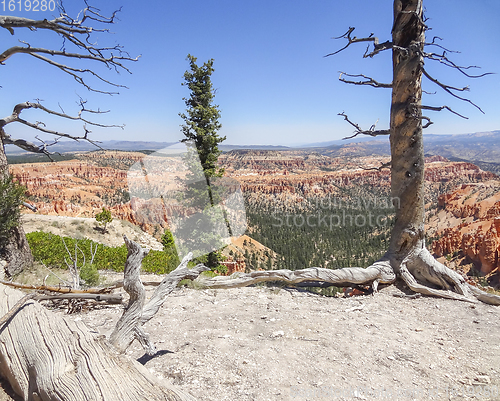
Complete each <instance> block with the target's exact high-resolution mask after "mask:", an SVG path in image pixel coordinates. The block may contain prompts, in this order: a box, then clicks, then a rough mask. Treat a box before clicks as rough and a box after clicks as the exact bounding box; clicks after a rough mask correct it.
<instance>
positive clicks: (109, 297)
mask: <svg viewBox="0 0 500 401" xmlns="http://www.w3.org/2000/svg"><path fill="white" fill-rule="evenodd" d="M33 299H35V300H37V301H50V300H55V299H92V300H94V301H98V302H107V303H109V304H121V303H122V301H123V297H122V296H121V295H120V294H58V295H45V294H38V295H36V296H34V297H33Z"/></svg>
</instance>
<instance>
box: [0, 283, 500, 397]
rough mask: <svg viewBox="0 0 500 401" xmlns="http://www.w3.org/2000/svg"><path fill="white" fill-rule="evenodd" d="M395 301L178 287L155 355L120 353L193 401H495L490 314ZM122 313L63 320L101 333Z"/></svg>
mask: <svg viewBox="0 0 500 401" xmlns="http://www.w3.org/2000/svg"><path fill="white" fill-rule="evenodd" d="M148 279H150V277H148ZM149 288H151V287H149ZM150 291H152V290H148V292H150ZM395 293H399V294H401V292H400V290H399V289H397V288H395V287H388V288H385V289H383V290H382V291H381V292H380V293H378V294H376V295H375V296H358V297H351V298H334V297H323V296H319V295H316V294H311V293H308V292H305V291H297V290H295V289H283V288H268V287H248V288H240V289H227V290H195V289H190V288H181V289H178V290H176V291H175V292H174V293H172V294H171V295H170V296H169V297H168V298H167V300H166V302H165V304H164V305H163V307H162V308H161V309H160V311H159V313H158V314H157V315H156V316H155V317H154V318H153V319H152V320H151V321H150V322H149V323H148V324H147V325H146V326H145V330H146V331H147V332H148V333H150V335H151V339H152V341H153V342H154V343H155V345H156V347H157V349H158V351H159V352H158V353H157V355H156V356H155V357H148V356H147V355H145V354H144V352H143V351H142V349H141V347H140V345H139V344H138V343H137V342H135V343H133V344H132V346H131V348H130V349H129V350H128V351H127V352H128V355H129V356H130V357H131V358H134V359H137V360H139V361H140V362H141V363H143V364H144V365H145V366H146V367H147V368H149V370H150V371H151V372H153V373H154V374H156V375H157V376H159V377H160V378H161V379H162V380H165V382H168V383H170V384H174V385H178V386H180V387H181V388H182V389H183V390H185V391H188V392H190V393H191V394H192V395H194V396H195V397H197V398H198V399H199V400H207V401H208V400H213V401H224V400H228V401H229V400H231V401H234V400H239V401H247V400H248V401H250V400H252V401H280V400H301V401H305V400H311V401H312V400H385V399H387V400H389V399H390V400H469V399H472V400H500V377H499V374H500V309H499V308H498V307H494V306H489V305H484V304H469V303H464V302H458V301H452V300H446V299H435V298H427V297H422V298H418V299H407V298H397V297H395V296H393V294H395ZM122 309H123V308H122V306H119V305H118V306H102V307H100V308H99V309H93V310H91V311H88V312H84V313H79V314H71V315H68V318H70V319H81V320H83V321H84V322H85V323H87V324H88V325H89V326H90V327H91V328H92V329H93V330H95V331H98V332H100V334H106V335H108V334H109V333H110V331H111V330H112V328H113V326H114V324H115V323H116V321H117V320H118V318H119V317H120V315H121V313H122ZM59 313H65V312H63V311H59ZM3 397H4V398H2V395H0V400H2V401H3V400H10V399H11V398H9V397H7V398H5V397H6V396H5V395H4V396H3Z"/></svg>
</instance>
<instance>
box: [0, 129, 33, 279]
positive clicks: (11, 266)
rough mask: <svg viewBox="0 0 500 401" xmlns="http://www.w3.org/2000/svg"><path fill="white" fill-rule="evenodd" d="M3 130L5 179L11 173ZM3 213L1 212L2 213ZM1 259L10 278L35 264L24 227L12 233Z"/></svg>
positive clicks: (0, 168) (0, 150)
mask: <svg viewBox="0 0 500 401" xmlns="http://www.w3.org/2000/svg"><path fill="white" fill-rule="evenodd" d="M3 133H4V131H3V128H0V177H1V178H4V177H6V176H7V175H8V173H9V168H8V164H7V156H6V154H5V147H4V141H3V138H4V136H3ZM2 212H3V211H1V210H0V213H2ZM0 259H4V260H5V261H6V262H7V265H6V266H5V273H6V274H7V275H8V276H12V275H13V274H16V273H19V272H20V271H22V270H23V269H24V268H26V267H29V266H31V265H32V264H33V255H32V254H31V250H30V247H29V245H28V241H27V240H26V234H25V233H24V230H23V227H22V226H21V225H19V226H18V227H15V228H13V229H12V231H11V236H10V238H9V241H8V242H7V244H6V245H4V246H2V247H1V248H0Z"/></svg>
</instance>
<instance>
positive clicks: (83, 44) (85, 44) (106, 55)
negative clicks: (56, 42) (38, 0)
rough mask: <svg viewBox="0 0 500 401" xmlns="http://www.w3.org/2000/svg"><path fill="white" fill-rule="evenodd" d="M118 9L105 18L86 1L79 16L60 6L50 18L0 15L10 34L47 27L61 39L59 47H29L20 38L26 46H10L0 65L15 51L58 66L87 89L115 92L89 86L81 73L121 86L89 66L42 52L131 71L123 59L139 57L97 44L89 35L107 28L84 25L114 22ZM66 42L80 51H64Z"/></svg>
mask: <svg viewBox="0 0 500 401" xmlns="http://www.w3.org/2000/svg"><path fill="white" fill-rule="evenodd" d="M118 11H119V10H118ZM118 11H115V12H114V13H113V14H112V16H111V17H109V18H106V17H104V16H102V15H101V14H100V12H99V10H98V9H97V8H94V7H91V6H89V5H88V4H87V7H86V8H85V9H84V10H83V11H82V13H81V15H83V16H82V18H81V19H73V18H71V17H69V16H68V15H67V14H66V13H65V11H64V8H62V7H61V13H60V16H59V17H58V18H55V19H53V20H50V21H49V20H46V19H45V20H33V19H29V18H22V17H14V16H0V27H3V28H5V29H8V30H9V32H10V33H11V34H12V35H13V34H14V29H18V28H28V29H30V30H38V29H44V30H49V31H52V32H55V33H57V34H58V35H59V36H61V37H62V38H63V47H62V49H61V50H54V49H45V48H38V47H31V46H30V45H29V44H28V43H26V42H22V41H21V43H23V44H25V46H13V47H11V48H9V49H7V50H5V51H4V52H3V53H1V54H0V64H3V63H4V62H5V61H6V60H7V59H8V58H10V57H11V56H12V55H14V54H18V53H24V54H29V55H31V56H33V57H36V58H38V59H39V60H41V61H44V62H46V63H48V64H50V65H53V66H55V67H57V68H59V69H60V70H61V71H63V72H65V73H66V74H69V75H71V76H72V77H73V78H74V79H75V80H76V81H77V82H78V83H80V84H82V85H83V86H85V87H86V88H87V89H88V90H90V91H94V92H99V93H106V94H114V93H115V92H109V91H104V90H99V89H96V88H94V87H92V86H91V85H89V84H87V83H86V82H85V81H84V79H83V77H82V76H81V75H82V74H90V75H93V76H94V77H96V78H97V79H98V80H100V81H102V82H105V83H106V84H109V85H111V86H114V87H124V86H123V85H118V84H116V83H113V82H111V81H109V80H107V79H105V78H103V77H102V76H101V75H100V74H98V73H96V72H95V71H93V70H91V69H84V68H74V67H70V66H67V65H65V64H63V63H60V62H58V61H54V60H51V59H49V58H47V57H45V56H42V55H41V54H47V55H50V56H60V57H66V58H69V59H87V60H91V61H96V62H98V63H102V64H104V65H105V66H106V67H107V68H108V69H114V70H115V71H116V72H119V71H120V70H123V71H126V72H129V73H130V70H129V69H128V68H127V67H126V66H125V65H124V64H123V61H137V60H138V57H135V58H133V57H131V56H130V55H129V54H128V53H127V52H125V51H124V50H123V47H122V46H120V45H115V46H112V47H99V46H97V45H96V44H95V43H93V42H91V40H90V38H91V36H92V34H93V33H96V32H109V30H108V29H99V28H96V27H91V26H86V25H84V22H85V21H86V20H92V21H95V22H98V23H103V24H113V23H114V22H115V18H116V14H117V12H118ZM66 42H70V43H72V44H73V45H74V46H75V47H76V48H77V49H78V50H79V51H80V52H67V51H66V49H65V47H64V45H65V43H66Z"/></svg>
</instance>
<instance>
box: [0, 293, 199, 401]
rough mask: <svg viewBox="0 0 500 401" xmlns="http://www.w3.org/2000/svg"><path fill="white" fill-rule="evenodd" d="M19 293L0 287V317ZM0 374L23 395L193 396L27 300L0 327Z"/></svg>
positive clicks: (79, 400)
mask: <svg viewBox="0 0 500 401" xmlns="http://www.w3.org/2000/svg"><path fill="white" fill-rule="evenodd" d="M22 296H23V294H22V293H21V292H20V291H18V290H14V289H11V288H8V287H5V286H2V288H1V289H0V316H3V315H4V314H5V313H7V311H8V310H9V309H10V308H11V307H12V306H13V305H14V304H15V303H16V302H17V301H18V300H19V299H21V298H22ZM0 375H1V376H3V377H5V378H6V379H7V380H8V381H9V383H10V385H11V386H12V389H13V390H14V392H15V393H16V394H18V395H20V396H21V397H23V399H24V400H33V401H37V400H43V401H68V400H72V401H98V400H103V401H104V400H106V401H117V400H134V401H141V400H143V401H156V400H158V401H159V400H162V401H174V400H175V401H183V400H186V401H188V400H189V401H193V400H194V398H193V397H191V396H190V395H188V394H186V393H183V392H182V391H180V390H178V389H174V388H173V387H167V386H165V384H164V383H160V382H159V381H158V379H156V378H155V377H154V376H152V375H151V374H150V373H149V371H148V370H147V369H146V368H144V367H143V366H142V365H141V364H139V363H138V362H136V361H133V360H131V359H129V358H128V357H126V356H124V355H120V354H118V353H117V352H116V351H115V350H114V349H113V347H111V346H110V344H109V343H108V342H107V341H106V339H105V338H104V336H98V335H96V334H93V333H92V332H91V331H90V330H89V329H88V327H87V326H85V325H84V324H83V323H82V322H74V321H71V320H69V319H66V318H64V317H62V316H61V315H60V314H56V313H53V312H50V311H48V310H46V309H45V308H44V307H42V306H41V305H40V304H38V303H37V302H34V301H28V303H26V304H25V305H24V306H23V307H22V308H21V309H20V310H19V311H18V312H17V313H15V314H14V316H12V317H11V318H10V319H9V320H8V321H7V322H6V323H4V324H2V326H1V327H0Z"/></svg>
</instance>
